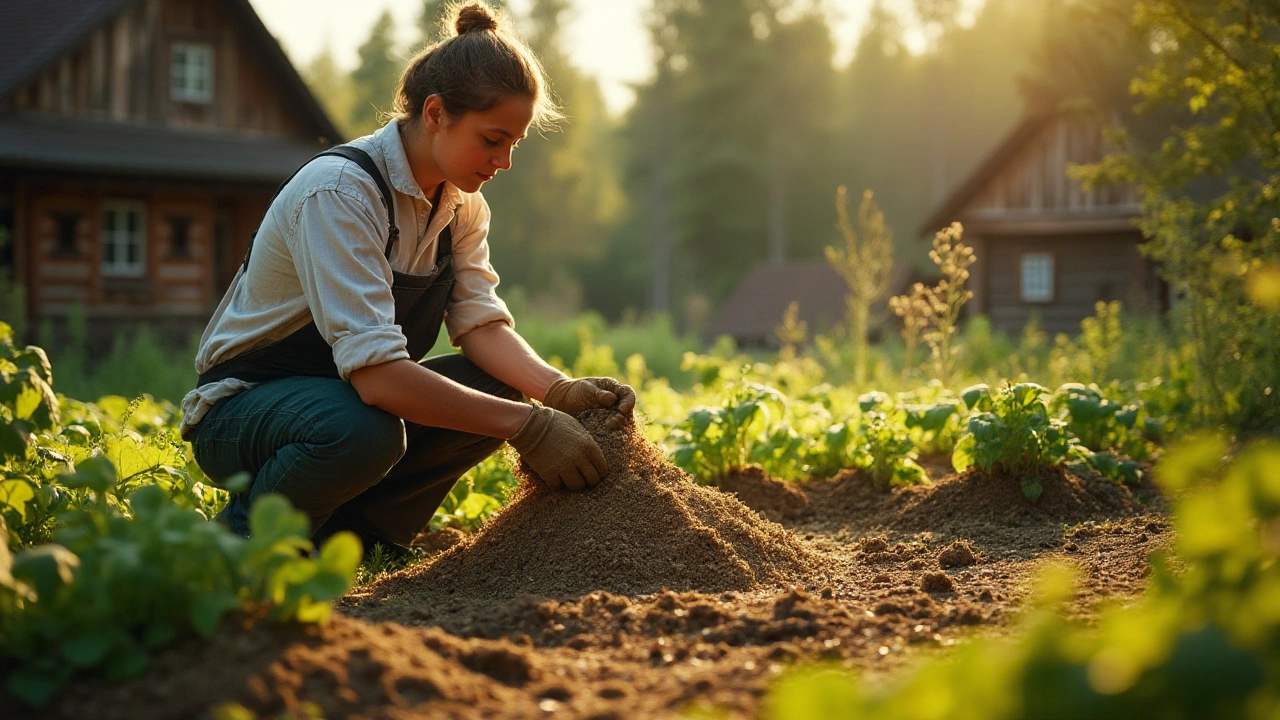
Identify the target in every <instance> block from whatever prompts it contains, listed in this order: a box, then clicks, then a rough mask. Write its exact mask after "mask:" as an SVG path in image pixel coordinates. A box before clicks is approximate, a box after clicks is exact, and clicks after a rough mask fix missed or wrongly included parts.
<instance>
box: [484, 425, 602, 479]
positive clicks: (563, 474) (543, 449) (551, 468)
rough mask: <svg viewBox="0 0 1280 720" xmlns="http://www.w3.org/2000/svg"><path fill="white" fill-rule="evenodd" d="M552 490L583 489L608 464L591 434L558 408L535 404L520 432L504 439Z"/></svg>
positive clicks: (599, 475)
mask: <svg viewBox="0 0 1280 720" xmlns="http://www.w3.org/2000/svg"><path fill="white" fill-rule="evenodd" d="M507 442H508V443H510V444H511V447H513V448H515V449H516V452H518V453H520V457H521V459H523V460H524V461H525V462H527V463H529V467H531V468H533V472H534V473H536V474H537V476H538V477H539V478H540V479H541V480H542V482H544V483H546V484H547V487H549V488H551V489H552V490H559V489H560V488H561V487H567V488H569V489H570V490H582V489H584V488H586V487H590V486H592V485H595V484H596V483H598V482H600V478H601V477H603V476H604V475H607V474H608V473H609V464H608V463H607V462H605V459H604V453H603V452H601V451H600V446H599V445H597V444H596V441H595V439H594V438H592V437H591V433H588V432H587V429H586V428H584V427H582V425H581V424H580V423H578V421H577V420H574V419H573V417H571V416H570V415H567V414H565V413H563V412H560V411H559V410H555V409H553V408H549V407H538V406H536V405H535V406H534V408H533V412H531V413H529V419H528V420H526V421H525V422H524V425H523V426H521V428H520V430H519V432H517V433H516V434H515V435H512V436H511V439H509V440H507Z"/></svg>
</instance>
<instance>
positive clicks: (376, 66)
mask: <svg viewBox="0 0 1280 720" xmlns="http://www.w3.org/2000/svg"><path fill="white" fill-rule="evenodd" d="M394 31H395V20H394V19H393V18H392V17H391V11H389V10H384V11H383V12H382V15H380V16H379V17H378V20H377V22H375V23H374V24H373V28H372V29H371V30H370V31H369V38H368V39H367V40H365V41H364V44H363V45H361V46H360V49H359V50H358V51H357V52H358V55H359V57H360V62H359V64H358V65H357V66H356V69H355V70H353V71H352V72H351V85H352V96H353V97H352V104H351V112H350V114H349V115H348V116H347V117H348V125H349V127H350V128H351V129H352V132H353V133H354V134H358V135H362V134H366V133H370V132H373V131H374V130H376V129H377V128H378V127H379V126H381V125H382V121H381V118H382V115H383V113H385V112H387V111H389V110H390V108H391V100H392V95H393V94H394V93H395V89H396V83H397V82H398V81H399V78H400V71H401V69H402V65H403V62H402V61H401V60H399V59H398V58H397V54H396V50H395V38H394Z"/></svg>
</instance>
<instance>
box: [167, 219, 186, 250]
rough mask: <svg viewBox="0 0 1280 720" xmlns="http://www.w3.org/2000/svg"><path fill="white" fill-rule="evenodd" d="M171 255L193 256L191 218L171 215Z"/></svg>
mask: <svg viewBox="0 0 1280 720" xmlns="http://www.w3.org/2000/svg"><path fill="white" fill-rule="evenodd" d="M169 257H176V258H189V257H191V218H189V217H183V216H180V215H170V216H169Z"/></svg>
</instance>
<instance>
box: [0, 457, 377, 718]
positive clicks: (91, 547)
mask: <svg viewBox="0 0 1280 720" xmlns="http://www.w3.org/2000/svg"><path fill="white" fill-rule="evenodd" d="M62 480H63V482H64V484H65V486H66V487H68V488H71V489H75V490H85V491H88V492H89V493H90V495H91V497H92V501H91V502H89V503H87V504H85V505H84V506H83V507H79V508H75V509H70V510H66V511H64V512H62V513H60V514H59V517H58V527H57V529H56V531H55V533H54V539H55V540H56V543H50V544H43V545H36V546H34V547H30V548H27V549H25V550H23V551H21V552H19V553H17V555H16V556H13V557H12V564H11V572H10V573H8V574H6V572H5V569H6V568H5V565H6V562H4V561H5V560H7V559H8V558H9V557H10V556H9V550H8V546H7V537H6V538H5V540H6V543H4V544H3V547H2V548H0V657H4V658H6V659H9V660H13V661H16V662H18V663H19V664H20V667H19V669H18V670H17V671H16V672H14V673H13V675H11V676H10V678H9V681H8V689H9V691H10V692H12V693H13V694H14V695H15V696H17V697H19V698H20V699H22V700H24V701H25V702H27V703H29V704H31V705H35V706H39V705H42V704H43V703H45V702H46V701H47V700H48V699H49V697H50V696H51V695H52V693H53V692H54V691H56V690H57V688H59V687H60V686H61V685H63V684H64V683H65V682H67V681H68V680H69V679H70V678H71V677H72V676H74V675H75V673H77V672H80V671H89V670H101V671H103V672H105V673H106V674H107V676H108V677H109V678H124V677H130V676H134V675H137V674H138V673H140V672H142V670H143V669H145V667H146V665H147V663H148V660H149V656H150V652H151V651H153V650H155V649H156V648H159V647H161V646H163V645H166V644H169V643H171V642H173V641H174V640H175V639H177V638H179V637H181V636H183V635H185V634H188V633H191V632H194V633H196V634H199V635H202V636H205V637H208V636H210V635H211V634H212V633H213V632H214V631H215V630H216V628H217V626H218V624H219V622H220V620H221V619H222V617H223V616H224V615H226V614H227V613H228V612H231V611H234V610H244V611H248V612H259V611H260V610H259V609H261V611H262V612H265V614H266V615H267V617H269V618H271V619H276V620H297V621H301V622H325V621H326V620H327V619H328V617H329V613H330V602H331V601H332V600H333V599H335V598H337V597H340V596H341V595H343V594H344V593H345V592H346V591H347V590H348V589H349V588H350V587H351V583H352V581H353V579H354V576H355V571H356V566H357V565H358V564H359V562H360V556H361V547H360V541H359V540H358V539H357V538H356V537H355V536H354V535H352V534H351V533H339V534H338V535H335V536H334V537H333V538H331V539H330V540H329V541H328V542H327V543H325V545H324V547H323V548H321V549H320V551H319V553H318V554H317V555H315V557H312V556H311V554H312V551H313V547H312V545H311V542H310V540H308V539H307V537H308V535H309V530H308V524H307V519H306V516H305V515H304V514H303V513H301V512H298V511H295V510H293V509H292V508H291V507H289V504H288V502H287V501H286V500H284V499H283V498H281V497H279V496H267V497H264V498H261V499H259V500H258V501H257V502H256V503H255V504H254V507H253V511H252V512H251V514H250V528H251V532H252V538H251V539H249V540H245V539H243V538H240V537H238V536H236V535H234V534H232V533H230V532H229V531H227V530H226V529H225V528H223V527H222V526H221V525H217V524H214V523H210V522H208V521H207V520H206V518H205V517H204V516H203V515H202V514H200V513H199V512H197V511H196V510H193V509H190V508H184V507H181V506H180V505H178V504H177V503H175V502H174V501H173V500H172V499H171V498H170V497H169V495H168V494H167V493H166V492H165V491H164V490H162V489H161V488H159V487H156V486H154V485H149V486H145V487H142V488H139V489H138V490H136V491H134V492H133V493H131V494H130V495H129V497H128V498H127V500H126V503H125V506H123V507H121V506H118V505H117V504H115V503H113V502H111V501H110V498H112V497H115V496H114V495H113V494H112V490H113V488H115V487H116V486H117V485H118V484H119V482H120V480H119V478H118V475H117V472H116V468H115V466H114V465H113V464H112V463H111V461H110V460H108V459H107V458H105V457H103V456H101V455H95V456H93V457H90V458H88V459H86V460H84V461H82V462H80V463H79V464H78V465H77V466H76V468H75V472H74V473H69V474H65V475H64V476H63V477H62ZM5 534H6V535H7V531H6V533H5Z"/></svg>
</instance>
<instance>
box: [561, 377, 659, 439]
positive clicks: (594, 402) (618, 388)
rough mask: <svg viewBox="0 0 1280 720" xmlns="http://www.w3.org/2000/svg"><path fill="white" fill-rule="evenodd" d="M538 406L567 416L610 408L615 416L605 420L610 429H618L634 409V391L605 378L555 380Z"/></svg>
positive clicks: (628, 386) (629, 387)
mask: <svg viewBox="0 0 1280 720" xmlns="http://www.w3.org/2000/svg"><path fill="white" fill-rule="evenodd" d="M542 404H544V405H546V406H547V407H550V408H555V409H556V410H559V411H561V412H565V413H568V414H570V415H577V414H578V413H580V412H582V411H584V410H594V409H597V408H611V409H613V410H616V411H617V414H616V415H614V416H613V417H611V418H609V420H608V422H607V425H608V426H609V427H610V428H612V429H617V428H619V427H621V426H622V424H623V422H625V421H626V419H627V418H629V417H631V411H632V410H634V409H635V407H636V391H635V390H633V389H632V388H631V386H630V385H624V384H623V383H620V382H618V381H617V380H614V379H613V378H609V377H587V378H578V379H577V380H570V379H569V378H565V377H562V378H558V379H557V380H556V381H555V382H553V383H551V387H549V388H547V393H546V396H545V397H544V398H543V400H542Z"/></svg>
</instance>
